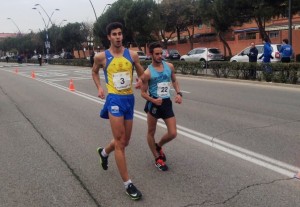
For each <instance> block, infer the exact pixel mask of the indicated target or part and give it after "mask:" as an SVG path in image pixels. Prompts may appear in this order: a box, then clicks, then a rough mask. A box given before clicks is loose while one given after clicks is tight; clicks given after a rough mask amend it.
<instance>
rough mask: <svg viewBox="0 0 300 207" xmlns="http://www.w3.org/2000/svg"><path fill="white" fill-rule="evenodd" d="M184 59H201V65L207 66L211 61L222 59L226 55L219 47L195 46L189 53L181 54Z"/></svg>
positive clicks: (195, 60)
mask: <svg viewBox="0 0 300 207" xmlns="http://www.w3.org/2000/svg"><path fill="white" fill-rule="evenodd" d="M180 60H182V61H194V62H197V61H200V63H201V67H202V68H205V67H207V64H208V62H209V61H222V60H224V55H223V54H222V53H221V51H220V50H219V49H218V48H206V47H198V48H194V49H193V50H191V51H190V52H188V54H186V55H183V56H181V58H180Z"/></svg>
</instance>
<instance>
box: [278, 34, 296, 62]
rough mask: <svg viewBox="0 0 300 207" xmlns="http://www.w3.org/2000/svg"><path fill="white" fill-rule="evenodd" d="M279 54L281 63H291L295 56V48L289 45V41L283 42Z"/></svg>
mask: <svg viewBox="0 0 300 207" xmlns="http://www.w3.org/2000/svg"><path fill="white" fill-rule="evenodd" d="M279 52H280V56H281V62H283V63H289V62H291V57H292V55H293V48H292V46H291V45H289V41H288V39H283V40H282V45H281V48H280V50H279Z"/></svg>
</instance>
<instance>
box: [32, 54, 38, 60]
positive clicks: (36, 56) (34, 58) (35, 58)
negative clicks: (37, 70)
mask: <svg viewBox="0 0 300 207" xmlns="http://www.w3.org/2000/svg"><path fill="white" fill-rule="evenodd" d="M30 59H31V60H37V59H38V55H33V56H32V57H31V58H30Z"/></svg>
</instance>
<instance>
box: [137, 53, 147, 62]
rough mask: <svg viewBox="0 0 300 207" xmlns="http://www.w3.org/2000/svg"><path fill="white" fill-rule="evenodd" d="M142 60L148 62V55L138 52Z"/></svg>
mask: <svg viewBox="0 0 300 207" xmlns="http://www.w3.org/2000/svg"><path fill="white" fill-rule="evenodd" d="M137 54H138V56H139V59H140V60H147V59H148V58H147V55H146V54H145V53H144V52H143V51H137Z"/></svg>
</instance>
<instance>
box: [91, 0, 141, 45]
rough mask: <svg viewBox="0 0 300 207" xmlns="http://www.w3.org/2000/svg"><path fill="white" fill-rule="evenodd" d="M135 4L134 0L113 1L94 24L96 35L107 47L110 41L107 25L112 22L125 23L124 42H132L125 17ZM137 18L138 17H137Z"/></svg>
mask: <svg viewBox="0 0 300 207" xmlns="http://www.w3.org/2000/svg"><path fill="white" fill-rule="evenodd" d="M132 4H133V0H118V1H116V2H115V3H113V4H112V5H111V6H110V7H109V8H108V9H107V10H106V12H105V13H104V14H102V15H101V16H100V17H99V18H98V19H97V22H96V23H95V24H94V36H98V37H99V38H100V41H101V42H102V45H103V46H104V47H105V48H108V47H109V44H110V43H109V41H108V39H107V34H106V26H107V25H108V24H109V23H111V22H120V23H122V24H123V25H124V30H123V35H124V43H125V45H126V44H127V43H130V42H132V41H133V40H132V34H131V33H130V31H128V30H127V28H126V24H125V17H126V14H127V12H128V11H129V10H130V8H131V6H132ZM136 18H137V17H136Z"/></svg>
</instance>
